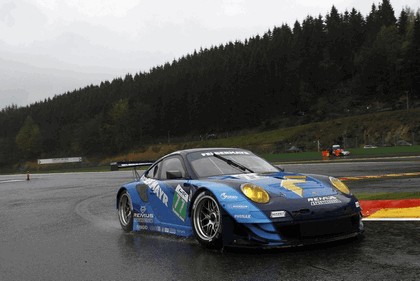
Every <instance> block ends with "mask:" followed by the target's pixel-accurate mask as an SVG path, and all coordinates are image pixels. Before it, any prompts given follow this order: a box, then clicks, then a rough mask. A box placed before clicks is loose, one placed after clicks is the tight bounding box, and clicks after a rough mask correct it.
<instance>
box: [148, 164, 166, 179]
mask: <svg viewBox="0 0 420 281" xmlns="http://www.w3.org/2000/svg"><path fill="white" fill-rule="evenodd" d="M161 163H162V162H159V163H157V164H156V165H154V166H153V167H152V168H150V170H149V171H148V172H147V174H146V177H148V178H152V179H157V178H158V175H159V174H158V171H159V166H161Z"/></svg>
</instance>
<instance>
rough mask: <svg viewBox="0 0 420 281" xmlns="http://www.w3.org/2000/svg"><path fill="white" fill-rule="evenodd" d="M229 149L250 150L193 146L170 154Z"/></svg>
mask: <svg viewBox="0 0 420 281" xmlns="http://www.w3.org/2000/svg"><path fill="white" fill-rule="evenodd" d="M229 150H240V151H248V150H246V149H242V148H232V147H230V148H229V147H206V148H191V149H184V150H178V151H175V152H173V153H171V154H169V155H172V154H182V155H186V154H189V153H192V152H211V151H229Z"/></svg>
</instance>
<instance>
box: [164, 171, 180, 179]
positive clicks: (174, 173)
mask: <svg viewBox="0 0 420 281" xmlns="http://www.w3.org/2000/svg"><path fill="white" fill-rule="evenodd" d="M166 178H167V179H168V180H175V179H182V178H183V176H182V172H181V171H179V170H170V171H166Z"/></svg>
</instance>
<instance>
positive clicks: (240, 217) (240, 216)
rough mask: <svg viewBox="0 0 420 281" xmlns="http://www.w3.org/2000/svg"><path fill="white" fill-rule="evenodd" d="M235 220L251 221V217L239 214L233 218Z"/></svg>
mask: <svg viewBox="0 0 420 281" xmlns="http://www.w3.org/2000/svg"><path fill="white" fill-rule="evenodd" d="M233 217H234V218H235V219H250V218H251V215H249V214H239V215H234V216H233Z"/></svg>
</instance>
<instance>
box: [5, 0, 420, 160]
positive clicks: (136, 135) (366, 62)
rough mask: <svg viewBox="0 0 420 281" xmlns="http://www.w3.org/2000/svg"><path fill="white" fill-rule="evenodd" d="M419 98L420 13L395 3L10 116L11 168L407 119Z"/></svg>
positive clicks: (308, 23)
mask: <svg viewBox="0 0 420 281" xmlns="http://www.w3.org/2000/svg"><path fill="white" fill-rule="evenodd" d="M279 21H281V19H279ZM407 98H410V100H412V101H416V100H417V101H418V100H420V12H419V11H413V10H412V9H410V8H408V7H406V8H405V9H403V10H402V12H401V13H400V14H399V15H397V16H396V15H395V12H394V10H393V8H392V6H391V5H390V2H389V0H383V1H382V3H380V4H379V5H377V6H375V5H372V9H371V11H370V13H369V14H368V15H366V16H363V15H362V14H361V13H360V12H358V11H357V10H356V9H352V10H351V11H345V12H343V13H340V12H339V11H337V9H336V8H335V7H332V8H331V10H330V12H329V13H328V14H327V15H325V17H323V16H321V15H320V16H317V17H313V16H307V17H306V18H305V19H304V20H303V21H302V22H299V21H296V22H295V24H294V25H293V26H288V25H287V24H283V25H281V26H280V27H274V28H272V29H271V30H268V31H267V32H266V33H264V34H263V35H262V36H260V35H256V36H254V37H252V38H249V39H247V40H245V41H244V42H239V41H236V42H229V43H226V44H225V45H220V46H213V47H211V48H209V49H207V48H205V49H200V50H199V51H196V52H194V53H193V54H188V55H186V56H184V57H181V58H179V59H177V60H174V61H173V62H170V63H169V62H168V63H166V64H164V65H162V66H156V67H154V68H153V69H151V70H150V71H148V72H142V73H136V74H134V75H131V74H127V75H126V76H125V77H124V78H116V79H114V80H112V81H111V82H109V81H104V82H102V83H101V84H100V85H90V86H87V87H85V88H82V89H78V90H75V91H73V92H68V93H65V94H62V95H58V96H55V97H54V98H52V99H47V100H44V101H41V102H37V103H35V104H32V105H30V106H26V107H17V106H14V105H12V106H9V107H7V108H4V109H3V110H2V111H1V112H0V130H1V131H0V166H1V165H3V166H4V165H7V164H10V163H17V162H18V161H21V160H22V159H26V160H27V159H36V158H40V157H48V158H49V157H63V156H69V155H83V156H89V155H92V156H93V155H97V156H99V155H110V154H117V153H119V152H123V151H126V150H128V149H130V148H133V147H139V146H141V145H144V144H147V143H153V142H154V141H156V140H159V139H163V138H165V137H166V136H168V135H169V134H170V135H171V136H173V137H177V136H199V135H203V134H206V133H209V132H214V133H218V132H228V131H229V132H231V131H235V130H241V129H244V128H254V127H264V126H266V127H269V126H270V122H272V121H273V120H280V119H287V118H289V119H288V120H295V119H296V120H297V119H299V118H293V117H296V116H299V115H304V120H305V122H312V121H320V120H325V119H328V118H332V117H336V116H340V115H350V114H360V113H364V112H365V111H366V109H367V108H370V109H371V110H372V109H373V110H375V109H376V110H392V109H398V108H399V107H401V106H402V105H401V104H402V103H403V102H404V101H405V100H406V99H407ZM299 120H301V119H299ZM288 125H293V124H288Z"/></svg>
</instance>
